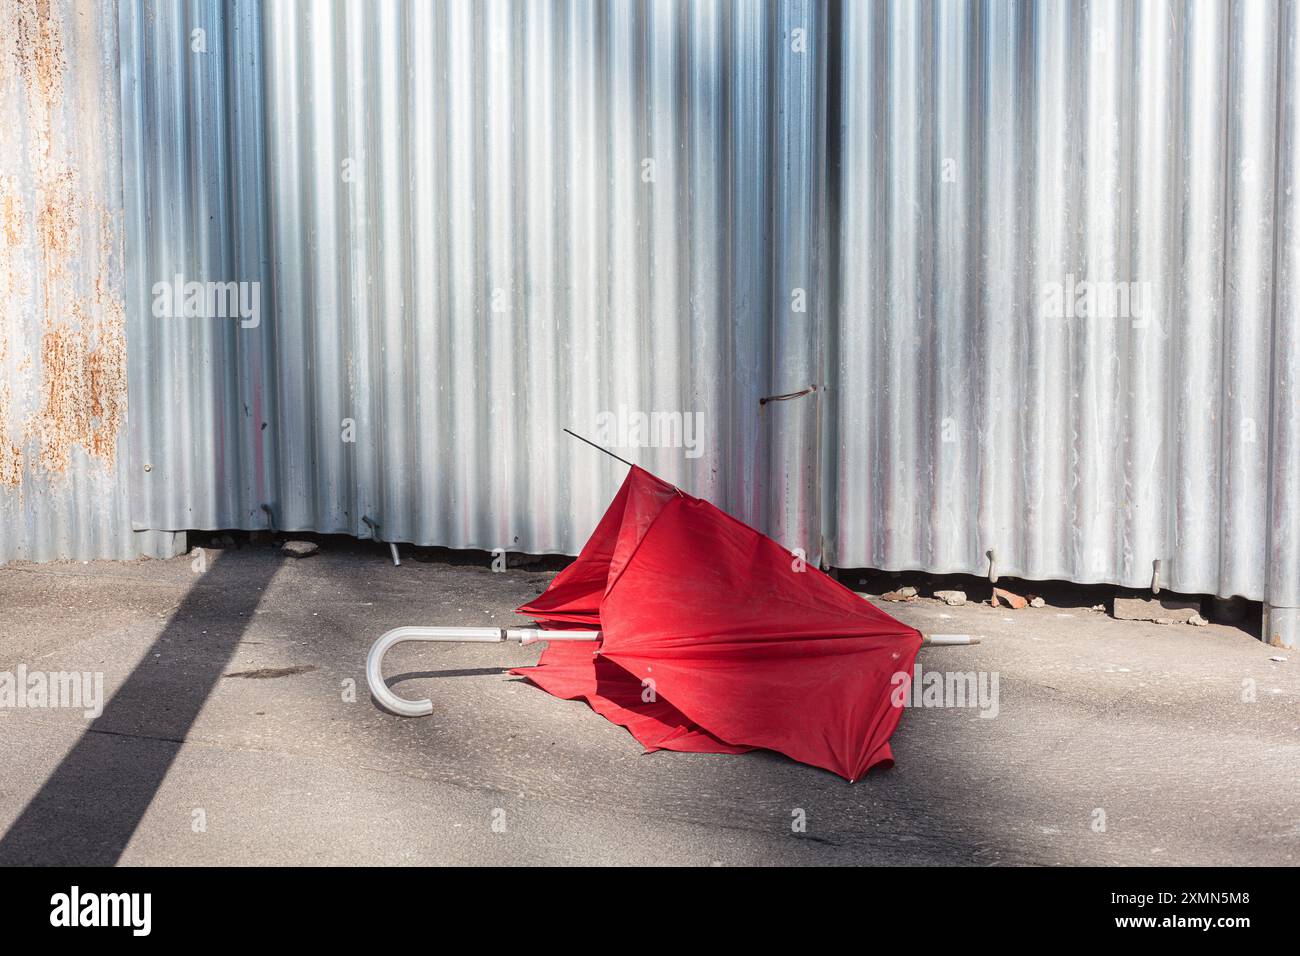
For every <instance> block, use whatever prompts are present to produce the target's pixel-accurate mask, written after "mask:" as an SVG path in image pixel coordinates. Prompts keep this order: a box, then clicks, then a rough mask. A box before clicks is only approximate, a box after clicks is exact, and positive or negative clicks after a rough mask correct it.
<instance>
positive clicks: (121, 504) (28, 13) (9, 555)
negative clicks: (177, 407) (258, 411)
mask: <svg viewBox="0 0 1300 956" xmlns="http://www.w3.org/2000/svg"><path fill="white" fill-rule="evenodd" d="M116 37H117V30H116V18H115V10H114V7H113V6H112V5H111V4H96V5H91V6H87V5H84V4H83V5H78V4H75V3H72V2H70V0H68V2H54V0H50V2H41V0H31V2H19V0H0V129H3V130H4V135H3V136H0V303H3V311H2V312H0V563H4V562H6V561H13V560H33V561H48V560H55V559H69V558H75V559H91V558H133V557H137V556H139V555H141V554H171V553H174V550H175V548H176V546H177V545H178V544H179V542H177V541H176V540H174V539H175V536H174V535H170V534H167V535H153V534H140V533H136V532H134V531H133V530H132V527H131V523H130V519H129V502H128V495H127V490H126V483H127V480H128V475H127V466H126V454H125V452H126V415H127V371H126V364H127V359H126V326H125V316H124V306H123V298H122V203H121V195H122V179H121V163H120V160H119V155H118V149H117V143H118V127H117V117H118V112H119V106H118V104H119V100H118V91H117V77H118V72H117V40H116Z"/></svg>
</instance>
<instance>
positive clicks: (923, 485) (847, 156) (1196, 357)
mask: <svg viewBox="0 0 1300 956" xmlns="http://www.w3.org/2000/svg"><path fill="white" fill-rule="evenodd" d="M839 27H840V30H839V37H840V43H841V47H840V57H841V64H842V66H841V71H840V72H839V74H838V84H839V85H838V89H837V90H836V92H835V101H834V105H833V106H832V111H833V112H836V111H837V112H838V124H837V126H836V129H835V132H834V134H833V137H832V138H833V140H835V142H834V145H833V149H834V151H835V152H834V155H835V156H836V159H837V162H836V164H835V166H834V170H835V171H836V174H837V176H838V189H837V190H836V192H837V194H838V196H839V203H840V205H839V207H838V209H837V215H838V222H837V227H836V230H835V236H834V243H833V248H834V251H835V256H836V260H835V267H834V272H835V275H836V282H835V287H834V293H833V294H834V295H835V296H836V302H835V306H834V309H833V315H834V321H833V323H832V325H833V327H832V330H831V332H830V334H829V338H830V340H831V344H830V351H831V356H832V357H831V366H832V368H833V370H834V371H833V384H834V388H833V389H832V392H831V396H832V401H831V407H830V409H829V410H828V420H829V422H830V423H831V424H830V430H829V435H830V436H831V438H832V439H833V442H832V453H831V455H830V465H829V467H830V469H831V474H832V480H831V482H830V485H829V487H830V492H831V493H830V494H828V495H827V497H826V499H825V502H824V507H825V509H826V524H827V526H828V529H831V530H832V531H833V543H831V544H830V545H829V551H830V555H831V559H832V560H833V561H834V562H835V563H837V564H841V565H846V566H856V565H865V566H872V567H881V568H889V569H904V568H923V569H928V570H932V571H959V572H971V573H984V572H986V571H987V570H988V566H989V562H988V558H987V557H986V552H987V551H988V550H990V549H994V550H995V551H996V554H997V559H998V562H997V563H998V571H999V573H1001V574H1009V575H1019V576H1023V577H1027V578H1033V579H1053V578H1056V579H1067V580H1072V581H1077V582H1112V583H1118V584H1123V585H1130V586H1135V587H1145V586H1147V585H1149V584H1150V582H1151V578H1152V562H1153V561H1155V560H1157V559H1160V560H1162V562H1163V569H1162V582H1163V584H1164V586H1166V587H1169V588H1172V589H1176V590H1181V591H1186V592H1192V593H1210V594H1219V595H1224V596H1228V595H1234V594H1238V595H1243V596H1246V597H1250V598H1255V599H1261V598H1265V597H1266V596H1267V598H1268V600H1269V601H1270V602H1272V603H1273V604H1274V605H1276V606H1279V607H1282V608H1294V607H1296V606H1297V603H1300V602H1297V594H1298V592H1300V564H1298V563H1297V552H1298V551H1300V530H1298V527H1297V522H1298V521H1300V485H1298V484H1297V477H1296V476H1297V474H1298V473H1300V442H1298V440H1297V430H1296V428H1297V426H1296V424H1295V410H1296V408H1297V403H1296V398H1297V395H1296V389H1297V378H1296V377H1297V372H1298V371H1300V369H1298V368H1297V365H1298V363H1300V358H1298V354H1300V353H1298V352H1297V345H1298V343H1297V338H1296V324H1297V321H1298V319H1297V306H1298V304H1300V298H1298V297H1297V281H1298V280H1300V270H1298V269H1297V267H1296V262H1297V259H1296V257H1297V254H1298V251H1297V250H1298V240H1297V232H1296V213H1297V207H1296V203H1297V192H1298V191H1300V173H1298V170H1300V156H1297V153H1296V146H1297V139H1296V116H1297V112H1296V111H1297V109H1298V108H1300V97H1298V96H1297V83H1296V76H1297V72H1296V71H1297V69H1300V65H1298V60H1297V51H1296V42H1297V40H1296V38H1297V30H1298V29H1300V24H1298V22H1297V8H1296V4H1295V3H1294V2H1292V3H1288V4H1286V5H1284V6H1282V5H1277V4H1274V3H1270V2H1259V3H1256V2H1239V3H1231V4H1228V3H1219V2H1214V0H1211V2H1205V3H1199V2H1198V3H1172V2H1160V0H1151V2H1144V3H1140V4H1129V3H1122V2H1118V0H1095V2H1091V3H1087V4H1084V3H1077V4H1069V3H1059V4H1047V3H1043V4H1014V3H1004V2H983V3H981V2H965V3H963V2H952V3H946V2H945V3H935V4H922V3H913V2H911V0H899V2H895V3H890V4H885V5H883V6H880V7H877V6H876V5H871V4H857V3H850V4H844V5H843V7H842V23H840V24H839ZM1279 97H1280V99H1279ZM1279 121H1280V122H1279ZM1071 275H1072V276H1074V277H1075V281H1076V282H1082V281H1084V280H1088V281H1091V282H1137V283H1145V284H1146V285H1143V286H1140V287H1139V288H1138V290H1137V291H1138V292H1139V294H1142V293H1146V294H1145V295H1142V299H1141V310H1140V315H1137V314H1135V310H1132V309H1130V310H1129V312H1128V314H1127V317H1125V316H1121V317H1117V318H1102V317H1093V318H1080V317H1068V316H1067V317H1060V318H1057V317H1053V316H1054V314H1055V311H1054V309H1053V306H1052V303H1051V300H1050V299H1049V298H1048V294H1049V293H1051V292H1052V290H1053V289H1054V288H1058V289H1064V288H1066V284H1067V283H1069V281H1070V276H1071ZM1053 283H1056V284H1058V285H1057V286H1055V287H1054V286H1052V285H1051V284H1053ZM1116 311H1122V310H1116ZM1266 589H1267V595H1266ZM1281 616H1282V615H1277V616H1275V623H1277V622H1279V621H1280V617H1281ZM1291 626H1292V627H1293V626H1294V625H1291ZM1290 639H1293V637H1292V638H1290Z"/></svg>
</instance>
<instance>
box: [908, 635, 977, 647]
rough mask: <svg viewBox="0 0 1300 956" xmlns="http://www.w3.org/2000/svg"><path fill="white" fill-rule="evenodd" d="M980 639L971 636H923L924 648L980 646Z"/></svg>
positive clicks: (922, 644)
mask: <svg viewBox="0 0 1300 956" xmlns="http://www.w3.org/2000/svg"><path fill="white" fill-rule="evenodd" d="M979 642H980V639H979V638H978V637H975V636H973V635H971V634H922V635H921V646H922V647H957V646H965V645H967V644H978V643H979Z"/></svg>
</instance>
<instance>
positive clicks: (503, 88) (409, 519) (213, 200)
mask: <svg viewBox="0 0 1300 956" xmlns="http://www.w3.org/2000/svg"><path fill="white" fill-rule="evenodd" d="M121 25H122V44H123V53H122V63H123V73H124V90H125V95H126V104H125V105H126V117H125V120H124V122H125V149H126V169H127V170H128V175H129V177H130V181H129V183H128V188H127V193H128V196H130V197H131V200H130V205H129V209H128V213H129V215H128V220H129V223H130V243H129V247H130V249H131V251H132V252H133V254H134V255H133V258H132V271H131V283H130V286H129V288H128V296H127V297H128V302H129V303H130V304H131V307H130V309H129V310H128V312H129V316H130V322H131V344H132V350H131V376H132V377H131V393H132V401H133V402H134V407H135V408H136V409H137V411H138V412H139V414H138V415H137V416H136V418H135V419H134V420H135V423H136V426H137V427H135V428H134V429H133V432H132V454H133V458H134V459H135V461H136V462H137V463H138V469H139V473H138V474H137V475H136V476H135V477H136V484H135V489H136V496H135V499H134V514H135V515H136V516H137V518H139V519H141V520H143V521H145V522H147V523H148V524H150V525H151V526H153V527H163V528H219V527H246V528H255V527H266V524H267V520H268V518H267V514H266V513H265V512H264V510H263V505H266V506H267V507H269V509H270V513H271V515H272V516H273V518H274V522H275V525H276V526H277V527H279V528H281V529H305V528H309V529H315V530H319V531H328V532H346V533H349V534H354V535H360V536H363V537H364V536H368V535H369V534H370V532H369V530H368V528H367V526H366V525H365V524H364V523H363V518H365V517H370V518H372V519H373V520H375V521H377V522H378V523H379V524H380V525H381V527H382V536H384V537H386V538H390V539H393V540H398V541H413V542H419V543H423V544H439V545H450V546H453V547H478V548H495V547H504V548H520V549H526V550H529V551H558V552H570V553H572V552H574V551H576V550H577V548H578V547H580V545H581V544H582V541H583V540H584V537H585V535H586V534H587V533H588V532H589V531H590V529H591V528H592V527H594V525H595V522H596V520H597V518H598V517H599V515H600V513H601V511H602V509H603V508H604V506H605V504H606V503H607V502H608V500H609V498H610V496H611V495H612V493H613V491H614V490H615V488H616V484H617V481H618V480H620V478H621V473H622V469H621V466H615V465H613V463H612V462H610V461H609V460H608V459H605V458H604V457H603V456H600V455H599V454H598V453H595V452H593V451H591V450H590V449H588V448H586V447H585V446H581V445H578V444H577V443H575V442H574V441H573V440H572V439H569V438H567V437H566V436H564V435H563V434H562V433H561V431H560V429H561V428H562V427H564V426H569V427H572V428H574V429H575V430H578V431H580V432H584V433H588V434H591V433H593V432H594V431H595V430H596V429H597V420H598V416H599V415H601V413H611V414H614V415H618V414H619V410H620V409H621V408H623V409H626V410H628V411H629V412H635V411H643V412H647V413H648V412H652V411H666V412H688V413H699V414H701V415H702V416H703V421H704V423H705V434H704V440H705V442H704V447H703V448H702V449H701V451H702V454H701V455H700V456H699V457H687V456H685V455H684V454H683V450H682V449H678V448H659V449H641V450H638V451H636V452H635V453H632V454H634V455H635V457H636V458H637V459H638V460H639V461H640V462H642V463H644V464H646V465H648V466H650V467H653V468H655V469H656V470H658V471H660V472H661V473H662V474H664V475H665V476H666V477H669V478H670V479H672V480H674V481H676V482H678V483H680V484H682V485H683V486H684V487H686V488H689V489H691V490H693V491H694V492H696V493H698V494H701V495H705V496H707V497H709V498H711V499H713V500H715V501H717V502H719V503H720V504H722V505H723V506H725V507H727V508H728V509H730V510H732V511H733V512H735V513H736V514H738V515H740V516H742V517H744V518H745V519H747V520H749V521H752V522H754V523H756V524H759V525H762V526H765V527H768V528H770V529H773V530H775V531H776V532H777V533H778V534H781V535H783V536H784V537H786V538H787V539H788V540H790V541H791V542H792V543H794V544H801V545H803V546H805V547H810V548H815V540H816V535H817V528H816V519H817V515H818V508H817V506H816V496H815V486H814V482H815V480H816V469H815V464H816V461H817V455H816V453H815V452H816V424H817V415H816V411H817V410H816V404H815V403H814V402H804V403H796V402H789V403H781V404H779V405H772V406H770V407H769V408H768V409H766V410H762V409H760V406H759V402H758V399H759V398H760V397H761V396H764V395H768V394H772V393H777V392H787V391H792V390H795V389H799V388H803V387H806V386H807V385H809V384H811V383H812V382H814V381H815V379H816V375H817V356H818V337H817V335H818V332H817V330H818V328H819V323H818V321H817V316H816V315H815V314H814V312H813V311H812V308H821V307H822V303H823V297H822V296H820V295H819V294H816V290H815V287H816V286H817V284H818V283H819V282H822V281H824V280H823V279H822V278H821V277H822V276H824V274H825V269H824V268H823V267H822V266H821V264H820V257H821V256H822V255H823V248H822V242H821V241H820V230H821V229H822V226H823V223H822V210H823V208H824V205H823V203H822V200H821V196H820V190H821V188H822V187H821V183H822V180H823V177H822V176H821V175H820V169H821V164H822V154H821V148H822V144H823V140H824V137H823V136H822V125H821V124H822V117H823V115H824V109H823V104H824V67H825V58H824V57H823V56H820V55H818V54H817V53H816V50H817V49H818V47H819V45H822V44H823V43H824V41H823V40H822V39H821V34H822V32H823V30H824V23H823V8H822V6H821V5H820V4H817V3H788V4H782V5H780V7H779V8H773V7H771V6H770V5H768V4H766V3H762V2H736V3H732V2H714V3H709V2H703V3H692V4H687V3H677V2H669V3H651V4H639V3H637V4H634V3H604V2H591V3H589V2H572V3H515V2H508V0H497V2H487V3H485V2H479V0H461V2H450V3H437V4H426V3H419V4H415V3H405V2H389V3H379V4H371V3H312V4H303V3H289V2H277V3H270V4H267V5H265V6H262V5H260V4H252V3H234V4H230V5H228V4H221V3H189V4H179V3H172V4H167V3H163V4H157V5H154V4H148V5H146V4H142V3H130V2H127V3H123V5H122V20H121ZM795 30H801V31H803V33H802V34H800V35H798V36H800V37H802V38H804V39H805V40H806V43H807V49H806V50H805V49H802V48H801V46H800V44H798V43H794V42H792V39H793V38H794V37H795V36H796V34H795V33H794V31H795ZM195 31H202V32H200V33H196V32H195ZM199 47H201V48H202V52H198V51H197V50H198V48H199ZM177 274H181V275H183V276H184V277H185V278H186V280H199V281H206V280H217V281H227V280H239V281H249V282H253V281H255V282H258V283H260V286H259V288H260V290H261V301H262V304H263V311H264V315H263V319H262V321H261V323H260V325H258V326H257V327H256V328H253V327H248V328H245V327H242V326H243V324H241V323H240V322H237V321H230V320H225V321H220V320H212V319H157V318H154V317H153V316H152V315H151V314H150V302H151V293H152V290H153V287H154V284H155V283H156V282H158V281H160V280H166V279H169V278H171V277H173V276H174V275H177ZM796 288H802V289H805V290H806V291H807V301H808V302H809V303H810V304H811V305H810V308H809V310H808V311H800V312H796V311H793V310H792V309H791V306H790V303H791V296H792V290H794V289H796ZM244 324H247V323H244ZM772 436H776V437H775V438H773V437H772ZM349 438H351V439H354V440H352V441H349V440H347V439H349ZM790 462H793V463H795V464H794V467H792V468H787V467H786V466H787V463H790ZM146 468H147V469H148V470H145V469H146Z"/></svg>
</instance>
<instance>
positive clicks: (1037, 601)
mask: <svg viewBox="0 0 1300 956" xmlns="http://www.w3.org/2000/svg"><path fill="white" fill-rule="evenodd" d="M1029 606H1030V607H1047V602H1046V601H1044V600H1043V599H1042V598H1040V597H1039V596H1038V595H1034V596H1033V597H1031V598H1030V599H1029Z"/></svg>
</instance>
